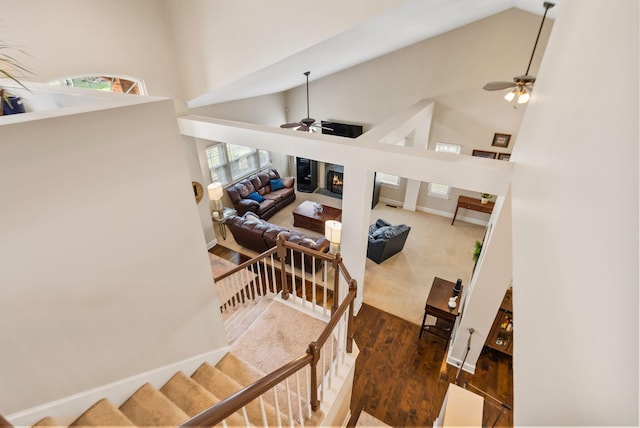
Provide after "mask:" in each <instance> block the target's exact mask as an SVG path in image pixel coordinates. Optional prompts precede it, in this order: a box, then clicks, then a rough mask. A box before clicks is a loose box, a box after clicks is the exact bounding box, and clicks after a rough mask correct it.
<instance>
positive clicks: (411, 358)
mask: <svg viewBox="0 0 640 428" xmlns="http://www.w3.org/2000/svg"><path fill="white" fill-rule="evenodd" d="M218 247H220V246H216V247H214V248H213V249H212V250H210V251H211V252H213V253H214V254H217V255H219V256H220V257H223V258H225V259H227V260H230V261H232V262H234V263H236V264H239V263H242V262H244V261H246V260H248V258H246V256H243V255H241V254H239V253H235V252H234V251H232V250H227V249H224V247H220V248H221V249H219V248H218ZM234 253H235V254H234ZM307 293H308V294H309V291H307ZM419 333H420V326H418V325H416V324H413V323H411V322H409V321H406V320H404V319H402V318H400V317H397V316H395V315H392V314H389V313H387V312H384V311H381V310H379V309H377V308H375V307H373V306H370V305H367V304H363V305H362V308H361V309H360V311H359V313H358V315H357V316H356V317H355V323H354V339H355V342H356V344H357V345H358V348H359V349H360V355H359V356H358V359H357V361H356V369H355V377H354V381H353V393H352V397H351V413H352V417H351V419H350V420H349V423H348V426H354V425H355V423H356V421H357V417H358V415H359V414H360V412H361V411H366V412H367V413H369V414H371V415H372V416H374V417H375V418H377V419H379V420H381V421H383V422H385V423H386V424H388V425H391V426H396V427H401V426H431V425H433V423H434V421H435V419H436V418H437V417H438V415H439V413H440V408H441V406H442V401H443V400H444V396H445V394H446V392H447V388H448V385H449V383H450V382H454V381H455V379H456V374H457V368H456V367H452V366H446V365H445V367H446V370H445V376H444V378H443V377H442V376H441V374H440V370H441V367H442V365H443V361H444V359H445V358H446V353H447V340H446V339H443V338H441V337H438V336H435V335H433V334H430V333H428V332H425V333H423V335H422V338H421V339H419V338H418V335H419ZM457 384H458V385H459V386H462V387H466V388H467V389H468V390H470V391H472V392H474V393H477V394H479V395H483V396H485V400H484V401H485V404H484V413H483V425H484V426H493V425H494V424H495V426H503V427H504V426H506V427H512V426H513V414H512V411H511V410H510V408H511V407H512V406H513V367H512V360H511V357H509V356H507V355H505V354H502V353H500V352H498V351H495V350H491V349H488V348H485V349H484V350H483V352H482V353H481V355H480V358H479V359H478V362H477V363H476V372H475V374H473V375H471V374H469V373H466V372H464V371H463V372H460V375H459V377H458V380H457ZM474 388H477V390H476V389H474ZM485 394H488V395H485ZM491 397H495V399H493V398H491ZM500 403H504V404H505V405H506V406H508V407H502V406H501V405H500Z"/></svg>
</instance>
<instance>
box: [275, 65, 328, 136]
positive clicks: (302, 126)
mask: <svg viewBox="0 0 640 428" xmlns="http://www.w3.org/2000/svg"><path fill="white" fill-rule="evenodd" d="M310 74H311V72H310V71H305V72H304V75H305V76H307V117H305V118H304V119H302V120H301V121H300V122H293V123H285V124H282V125H280V128H295V129H296V131H303V132H316V130H317V129H326V130H328V131H333V129H331V128H327V127H324V126H322V125H321V124H317V123H316V120H315V119H314V118H312V117H310V116H309V75H310Z"/></svg>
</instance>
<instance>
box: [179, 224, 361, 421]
mask: <svg viewBox="0 0 640 428" xmlns="http://www.w3.org/2000/svg"><path fill="white" fill-rule="evenodd" d="M287 249H293V250H294V251H299V252H301V253H303V254H307V255H310V256H313V257H316V258H320V259H323V260H325V261H331V262H332V265H333V267H334V269H335V272H336V274H335V275H334V276H335V283H334V291H333V293H334V294H333V295H334V299H333V302H334V303H333V305H332V310H331V318H330V320H329V322H328V323H327V325H326V326H325V328H324V329H323V330H322V332H321V333H320V336H319V337H318V339H317V340H315V341H313V342H311V343H310V344H309V346H308V348H307V350H306V353H305V354H303V355H301V356H299V357H298V358H296V359H295V360H293V361H291V362H289V363H287V364H285V365H284V366H282V367H280V368H279V369H277V370H275V371H273V372H271V373H270V374H268V375H267V376H265V377H263V378H262V379H259V380H257V381H256V382H254V383H252V384H251V385H248V386H246V387H244V388H242V389H241V390H239V391H238V392H236V393H235V394H233V395H231V396H229V397H227V398H225V399H224V400H222V401H220V402H219V403H217V404H215V405H214V406H212V407H210V408H208V409H206V410H204V411H203V412H201V413H200V414H198V415H196V416H194V417H192V418H191V419H189V420H187V421H186V422H184V423H183V424H182V425H180V426H181V427H182V426H184V427H186V426H213V425H216V424H219V423H220V422H222V420H224V419H225V418H227V417H228V416H230V415H232V414H233V413H235V412H237V411H238V410H239V409H241V408H242V407H243V406H246V405H247V404H249V403H250V402H252V401H253V400H255V399H256V398H258V397H259V396H261V395H262V394H264V393H265V392H267V391H269V390H270V389H271V388H273V387H274V386H276V385H278V384H279V383H281V382H283V381H285V380H286V379H287V378H288V377H290V376H292V375H293V374H295V373H296V372H297V371H299V370H301V369H302V368H303V367H305V366H306V365H307V364H308V365H310V366H311V379H310V382H311V388H310V393H311V396H310V397H309V400H310V405H311V408H312V409H313V410H314V411H316V410H318V408H319V406H320V402H319V400H318V374H317V364H318V361H319V358H320V351H321V349H322V347H323V346H324V345H325V343H326V342H327V341H328V340H329V338H330V337H331V335H332V334H333V330H334V329H335V327H336V325H338V322H339V321H340V318H342V316H343V315H344V314H345V313H346V312H347V310H348V311H349V319H348V320H347V335H346V336H347V337H346V342H347V343H346V348H345V350H346V352H347V353H351V352H352V348H353V312H354V303H355V298H356V294H357V282H356V280H355V279H353V278H352V277H351V275H350V274H349V271H348V270H347V269H346V267H345V265H344V262H343V260H342V257H341V255H340V254H339V253H337V254H325V253H321V252H319V251H316V250H310V249H308V248H306V247H303V246H301V245H297V244H293V243H291V242H288V241H286V240H285V239H284V237H283V236H282V235H279V236H278V238H277V241H276V247H274V248H271V249H269V250H267V251H265V252H264V253H262V254H260V255H259V256H257V257H255V258H253V259H251V260H249V261H246V262H244V263H242V264H241V265H239V266H237V267H235V268H234V269H232V270H230V271H229V272H226V273H225V274H222V275H220V276H219V277H217V278H215V280H216V281H219V280H221V279H224V278H226V277H228V276H230V275H232V274H233V273H236V272H238V271H240V270H242V269H245V268H247V267H249V266H251V265H253V264H255V263H257V262H260V261H261V260H263V259H265V258H267V257H269V256H271V255H272V254H277V257H278V258H279V259H280V270H281V275H282V298H284V299H286V298H287V297H288V296H289V289H288V281H287V277H286V275H287V272H286V264H285V259H286V256H287ZM292 273H293V272H292ZM340 274H342V275H343V277H344V278H345V279H346V280H347V282H348V283H349V292H348V293H347V295H346V296H345V299H344V300H343V301H342V303H341V304H340V306H337V301H338V299H339V293H338V287H339V276H340Z"/></svg>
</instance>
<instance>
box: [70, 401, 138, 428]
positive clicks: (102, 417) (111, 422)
mask: <svg viewBox="0 0 640 428" xmlns="http://www.w3.org/2000/svg"><path fill="white" fill-rule="evenodd" d="M69 426H72V427H77V426H96V427H97V426H103V427H108V426H135V424H134V423H133V422H132V421H131V420H130V419H129V418H127V416H126V415H125V414H124V413H122V412H121V411H120V409H118V408H117V407H116V406H114V405H113V404H112V403H111V402H110V401H109V400H107V399H106V398H103V399H102V400H99V401H97V402H96V403H95V404H94V405H93V406H91V407H89V408H88V409H87V410H86V411H85V412H84V413H83V414H81V415H80V416H79V417H78V418H77V419H76V420H75V421H73V422H72V423H71V425H69Z"/></svg>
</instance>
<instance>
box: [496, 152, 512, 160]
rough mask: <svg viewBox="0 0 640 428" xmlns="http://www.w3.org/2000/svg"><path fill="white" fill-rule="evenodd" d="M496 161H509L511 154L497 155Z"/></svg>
mask: <svg viewBox="0 0 640 428" xmlns="http://www.w3.org/2000/svg"><path fill="white" fill-rule="evenodd" d="M498 159H500V160H506V161H508V160H509V159H511V153H498Z"/></svg>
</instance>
